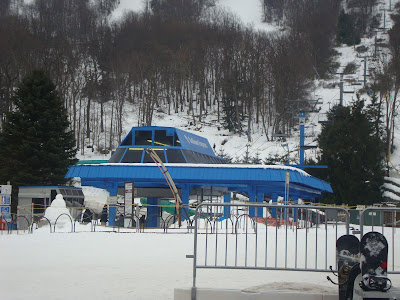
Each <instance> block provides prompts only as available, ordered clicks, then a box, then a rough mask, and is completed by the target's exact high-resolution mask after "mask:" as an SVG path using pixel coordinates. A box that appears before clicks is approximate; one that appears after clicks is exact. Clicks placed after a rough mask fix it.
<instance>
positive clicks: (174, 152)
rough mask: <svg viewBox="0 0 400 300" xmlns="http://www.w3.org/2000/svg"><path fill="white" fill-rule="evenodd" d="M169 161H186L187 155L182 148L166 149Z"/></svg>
mask: <svg viewBox="0 0 400 300" xmlns="http://www.w3.org/2000/svg"><path fill="white" fill-rule="evenodd" d="M165 152H166V153H167V159H168V162H169V163H185V162H186V161H185V157H184V156H183V154H182V152H181V150H180V149H165Z"/></svg>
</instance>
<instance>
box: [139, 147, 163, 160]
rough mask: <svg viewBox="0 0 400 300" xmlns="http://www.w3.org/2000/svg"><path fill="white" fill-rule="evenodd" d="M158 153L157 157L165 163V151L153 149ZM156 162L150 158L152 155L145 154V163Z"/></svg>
mask: <svg viewBox="0 0 400 300" xmlns="http://www.w3.org/2000/svg"><path fill="white" fill-rule="evenodd" d="M153 150H155V152H156V153H157V155H158V156H159V157H160V159H161V160H162V162H164V163H165V154H164V149H160V150H157V149H153ZM152 162H154V160H153V159H152V158H151V157H150V155H148V154H147V152H145V153H144V158H143V163H152Z"/></svg>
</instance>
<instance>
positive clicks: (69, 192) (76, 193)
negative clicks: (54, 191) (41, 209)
mask: <svg viewBox="0 0 400 300" xmlns="http://www.w3.org/2000/svg"><path fill="white" fill-rule="evenodd" d="M60 193H61V195H63V196H83V192H82V190H81V189H60ZM63 198H64V199H65V197H63Z"/></svg>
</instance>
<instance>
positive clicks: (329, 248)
mask: <svg viewBox="0 0 400 300" xmlns="http://www.w3.org/2000/svg"><path fill="white" fill-rule="evenodd" d="M250 209H252V210H253V213H252V215H254V211H258V212H260V210H262V214H263V216H264V217H250V216H249V215H248V214H245V213H243V212H248V211H249V210H250ZM222 211H224V212H225V214H222V213H221V212H222ZM227 211H228V212H229V213H230V214H232V213H234V212H236V213H239V211H240V212H241V215H236V216H235V217H232V216H230V217H226V212H227ZM372 211H375V212H376V211H378V212H381V213H382V214H383V213H385V214H389V215H390V216H391V217H388V216H387V215H386V216H385V217H384V219H385V221H384V222H382V223H381V224H380V226H379V227H380V231H381V232H382V233H383V234H384V235H385V236H386V238H387V240H388V243H389V252H390V253H389V261H388V264H389V265H388V273H392V274H400V272H399V270H400V265H399V262H397V261H396V256H395V253H397V254H400V251H399V250H400V249H399V248H400V245H399V243H398V242H397V243H396V242H395V239H396V234H395V230H396V229H395V228H396V226H397V227H399V226H400V224H399V221H398V220H399V218H398V216H399V213H400V209H399V208H391V207H388V208H375V207H372V208H368V209H365V210H364V211H362V213H361V215H360V230H357V228H350V213H349V211H348V210H346V209H345V208H341V207H324V206H310V205H289V206H283V205H278V204H274V205H270V204H232V203H226V204H225V203H224V204H216V203H203V204H201V205H199V206H198V207H197V209H196V215H195V219H194V224H193V226H192V229H193V230H194V253H193V255H187V258H192V259H193V287H192V299H195V298H196V297H195V295H196V278H197V271H198V270H199V269H241V270H244V269H247V270H285V271H309V272H331V271H337V270H336V268H337V267H336V266H337V263H336V241H337V239H338V238H339V237H340V236H342V235H344V234H349V233H350V229H353V231H352V233H353V234H358V233H359V234H360V238H361V237H362V235H363V233H364V231H366V230H367V231H373V230H375V231H378V228H377V227H378V226H377V225H375V226H369V227H368V226H365V223H363V220H364V216H366V215H368V214H369V213H370V212H372ZM204 212H207V214H205V213H204ZM271 214H274V218H271V217H270V215H271ZM205 215H206V216H208V218H207V217H205ZM267 215H268V217H266V216H267ZM210 219H211V220H212V219H213V222H212V221H210ZM200 223H201V224H202V227H201V226H199V224H200ZM372 225H374V223H372ZM355 226H356V225H355ZM397 239H398V236H397Z"/></svg>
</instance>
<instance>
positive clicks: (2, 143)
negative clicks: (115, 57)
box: [0, 70, 77, 209]
mask: <svg viewBox="0 0 400 300" xmlns="http://www.w3.org/2000/svg"><path fill="white" fill-rule="evenodd" d="M12 100H13V104H14V107H15V109H14V111H13V112H10V113H8V114H7V115H6V122H5V123H4V127H3V131H2V132H1V133H0V158H1V159H0V183H1V182H2V183H5V182H7V181H10V182H11V184H12V185H13V186H14V187H15V188H14V189H13V191H14V192H17V188H16V187H18V186H21V185H58V184H64V183H65V182H66V180H65V178H64V176H65V174H66V172H67V170H68V166H69V165H71V164H74V163H76V159H75V155H76V151H77V150H76V148H75V139H74V134H73V132H72V131H71V130H70V129H69V125H70V124H69V121H68V118H67V112H66V110H65V108H64V106H63V103H62V101H61V100H60V97H59V96H58V93H57V91H56V88H55V85H54V83H53V82H52V81H51V79H50V77H49V76H48V75H47V74H46V73H45V72H44V71H42V70H34V71H33V72H32V73H31V74H30V75H28V76H27V77H25V78H24V79H23V81H22V82H21V84H20V85H19V87H18V88H17V90H16V92H15V94H14V96H13V99H12ZM14 199H15V195H14ZM15 202H16V201H13V203H14V205H15V204H16V203H15ZM14 209H15V208H14Z"/></svg>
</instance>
